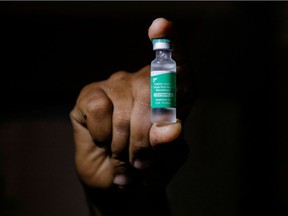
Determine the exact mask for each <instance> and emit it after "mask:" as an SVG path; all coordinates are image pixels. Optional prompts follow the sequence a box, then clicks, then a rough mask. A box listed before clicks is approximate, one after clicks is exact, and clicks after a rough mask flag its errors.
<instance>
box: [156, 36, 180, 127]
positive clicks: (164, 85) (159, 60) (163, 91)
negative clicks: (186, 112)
mask: <svg viewBox="0 0 288 216" xmlns="http://www.w3.org/2000/svg"><path fill="white" fill-rule="evenodd" d="M152 43H153V50H155V52H156V58H155V59H154V60H153V61H152V62H151V75H150V87H151V88H150V89H151V90H150V91H151V92H150V95H151V122H152V123H171V122H176V62H175V61H174V60H173V59H172V46H171V41H170V39H166V38H156V39H153V40H152Z"/></svg>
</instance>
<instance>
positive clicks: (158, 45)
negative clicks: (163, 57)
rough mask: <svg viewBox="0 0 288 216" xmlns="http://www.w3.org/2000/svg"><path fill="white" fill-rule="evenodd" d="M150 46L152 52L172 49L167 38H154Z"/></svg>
mask: <svg viewBox="0 0 288 216" xmlns="http://www.w3.org/2000/svg"><path fill="white" fill-rule="evenodd" d="M152 44H153V50H159V49H172V46H171V40H170V39H167V38H154V39H153V40H152Z"/></svg>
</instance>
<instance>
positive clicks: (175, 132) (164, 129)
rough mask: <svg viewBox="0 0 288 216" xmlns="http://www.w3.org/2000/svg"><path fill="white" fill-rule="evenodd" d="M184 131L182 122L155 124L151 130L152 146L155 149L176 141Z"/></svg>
mask: <svg viewBox="0 0 288 216" xmlns="http://www.w3.org/2000/svg"><path fill="white" fill-rule="evenodd" d="M181 131H182V125H181V121H180V120H177V121H176V122H175V123H169V124H153V125H152V127H151V129H150V144H151V145H152V147H153V148H155V147H156V148H157V146H159V145H161V144H164V143H169V142H172V141H173V140H175V139H176V138H177V137H179V135H180V134H181Z"/></svg>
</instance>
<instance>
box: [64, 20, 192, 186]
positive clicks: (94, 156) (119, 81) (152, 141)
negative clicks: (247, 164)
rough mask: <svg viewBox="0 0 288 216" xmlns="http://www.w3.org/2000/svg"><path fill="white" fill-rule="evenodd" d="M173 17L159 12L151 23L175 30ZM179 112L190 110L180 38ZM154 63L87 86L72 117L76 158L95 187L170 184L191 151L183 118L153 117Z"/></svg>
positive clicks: (152, 33) (161, 31) (156, 28)
mask: <svg viewBox="0 0 288 216" xmlns="http://www.w3.org/2000/svg"><path fill="white" fill-rule="evenodd" d="M173 34H174V31H173V26H172V23H171V22H169V21H167V20H165V19H163V18H159V19H156V20H155V21H154V22H153V23H152V25H151V26H150V28H149V32H148V36H149V38H150V40H152V38H159V37H167V36H173ZM175 48H176V50H175V52H174V53H175V57H174V59H175V60H176V63H177V82H178V89H177V99H178V101H177V104H178V106H177V117H178V118H180V119H181V120H182V121H183V120H185V118H186V116H187V114H188V112H189V110H190V101H191V100H189V99H187V98H188V97H189V96H191V89H190V87H191V83H190V79H189V74H188V72H189V70H188V68H187V65H185V62H184V58H183V56H181V50H177V49H179V47H177V41H176V42H175ZM149 82H150V66H146V67H143V68H142V69H140V70H139V71H137V72H135V73H128V72H124V71H120V72H116V73H114V74H113V75H112V76H111V77H110V78H109V79H107V80H104V81H101V82H95V83H91V84H89V85H87V86H85V87H84V88H83V89H82V91H81V92H80V95H79V97H78V99H77V102H76V105H75V107H74V109H73V110H72V111H71V113H70V118H71V121H72V125H73V130H74V141H75V162H76V163H75V164H76V169H77V173H78V175H79V177H80V179H81V181H82V182H83V183H84V184H85V185H87V186H89V187H92V188H98V189H110V188H115V186H117V188H118V187H120V188H122V189H123V188H124V189H125V188H127V187H130V186H132V187H133V186H135V185H138V186H144V187H150V186H153V185H154V186H156V187H157V186H159V185H163V186H165V185H166V183H167V182H168V181H169V179H170V178H171V177H172V176H173V174H174V173H175V172H176V171H177V169H178V168H179V167H180V165H181V164H182V163H183V162H184V161H185V159H186V157H187V152H188V151H187V145H186V143H185V141H184V139H183V136H182V123H181V121H180V120H178V121H177V122H176V123H171V124H162V125H161V124H152V123H151V121H150V83H149Z"/></svg>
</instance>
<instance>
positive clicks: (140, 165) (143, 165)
mask: <svg viewBox="0 0 288 216" xmlns="http://www.w3.org/2000/svg"><path fill="white" fill-rule="evenodd" d="M148 165H149V163H148V161H144V160H139V159H136V160H135V161H134V163H133V166H134V167H135V168H136V169H144V168H146V167H148Z"/></svg>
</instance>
